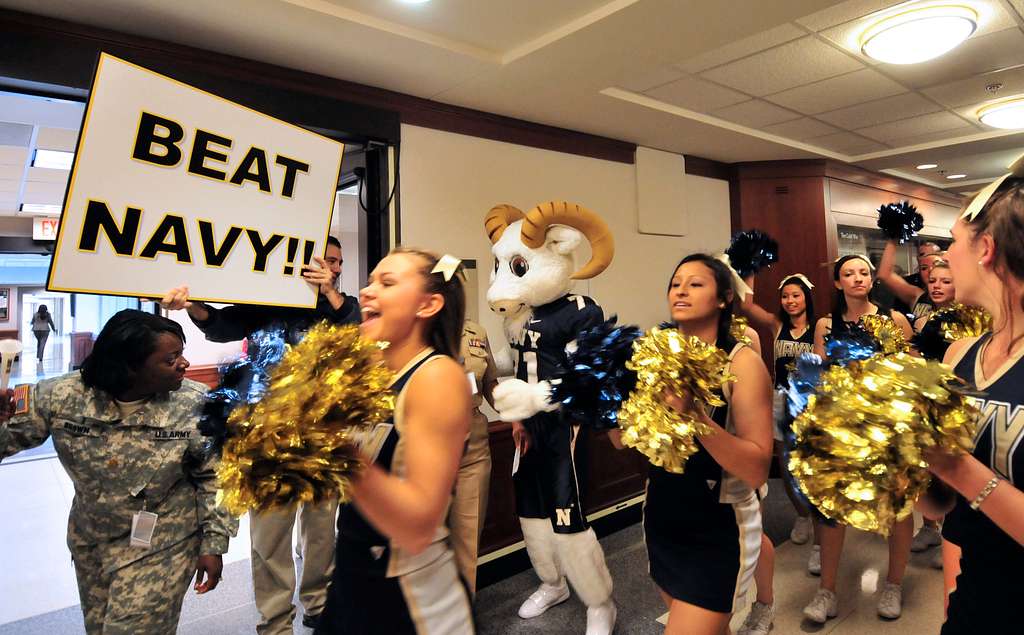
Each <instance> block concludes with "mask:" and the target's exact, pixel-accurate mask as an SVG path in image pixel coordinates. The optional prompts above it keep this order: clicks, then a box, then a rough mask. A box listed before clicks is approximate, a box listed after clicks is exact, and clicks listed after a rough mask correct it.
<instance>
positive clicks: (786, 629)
mask: <svg viewBox="0 0 1024 635" xmlns="http://www.w3.org/2000/svg"><path fill="white" fill-rule="evenodd" d="M778 485H779V483H778V482H777V481H772V488H773V492H772V494H771V495H770V496H769V497H768V499H767V501H768V502H767V503H766V504H767V505H768V507H767V510H766V523H765V526H766V528H767V530H768V532H769V535H770V536H773V537H774V538H775V539H776V541H780V540H781V539H782V538H784V537H786V536H788V532H789V528H790V526H791V524H792V520H793V515H792V510H791V509H790V508H789V506H788V502H786V501H785V497H784V495H783V494H782V492H781V490H779V489H778ZM0 492H2V494H0V505H2V506H3V508H4V509H5V510H6V511H7V512H9V514H7V518H8V519H9V520H8V521H7V522H4V523H0V563H2V565H3V566H0V598H2V600H0V635H15V634H17V635H37V634H38V635H43V634H46V635H50V634H53V633H61V634H68V635H71V634H75V633H84V628H83V626H82V617H81V612H80V609H79V608H78V592H77V588H76V585H75V578H74V570H73V568H72V565H71V561H70V554H69V553H68V550H67V547H66V546H65V531H66V523H67V514H68V511H69V509H70V505H71V499H72V495H73V490H72V488H71V483H70V480H69V479H68V478H67V475H66V474H65V473H64V470H63V468H62V467H61V466H60V463H59V462H58V461H57V460H56V459H52V458H41V459H35V460H26V461H22V462H17V463H8V462H4V463H3V464H0ZM248 535H249V530H248V523H247V519H246V518H243V519H242V524H241V527H240V529H239V536H238V538H237V539H235V540H233V541H232V542H231V550H230V552H229V553H228V554H227V556H226V557H225V571H224V578H223V581H222V582H221V585H220V586H219V587H218V589H217V590H216V591H214V592H213V593H210V594H208V595H204V596H197V595H195V594H194V593H192V592H190V593H189V594H188V595H187V597H186V599H185V603H184V608H183V611H182V618H181V622H180V626H179V631H178V632H179V633H182V634H195V635H200V634H202V635H219V634H225V635H226V634H235V633H252V632H253V628H254V625H255V624H256V620H257V613H256V607H255V605H254V603H253V599H252V582H251V578H250V569H249V540H248ZM602 544H603V545H604V549H605V553H606V554H607V559H608V565H609V568H610V569H611V572H612V577H613V579H614V581H615V601H616V603H617V605H618V610H619V619H618V627H617V629H616V633H619V634H626V633H630V634H633V633H635V634H642V633H651V634H656V633H661V632H662V629H663V626H662V624H660V623H659V622H658V619H659V617H661V616H662V615H663V614H664V612H665V609H664V606H663V605H662V604H661V601H660V599H659V597H658V594H657V591H656V590H655V588H654V586H653V584H652V582H651V581H650V578H649V577H648V575H647V555H646V552H645V549H644V545H643V534H642V530H641V528H640V526H639V525H632V526H629V527H627V528H626V529H623V530H621V531H618V532H616V533H613V534H611V535H609V536H606V537H605V538H604V539H603V540H602ZM808 549H809V547H808V546H807V545H803V546H797V545H793V544H791V543H790V542H788V541H785V542H782V544H781V545H780V546H779V547H778V549H777V556H776V584H775V588H776V605H777V612H776V620H775V629H774V630H773V631H772V632H773V633H775V634H777V635H782V634H787V633H803V632H809V633H834V634H835V635H862V634H870V635H886V634H889V633H892V634H894V635H895V634H900V635H906V634H908V633H913V634H915V635H916V634H918V633H937V632H938V630H939V625H940V623H941V616H942V580H941V573H940V572H939V571H936V570H934V569H931V568H930V567H929V566H928V559H929V557H930V555H931V554H930V552H926V553H924V554H914V556H913V558H912V560H911V564H910V567H909V569H908V571H907V578H906V583H905V586H904V613H903V617H902V618H900V619H899V620H894V621H887V620H883V619H882V618H879V617H878V616H877V614H876V612H875V598H874V594H875V591H876V588H877V585H878V581H879V578H880V577H884V571H885V565H886V546H885V541H884V540H883V539H882V538H880V537H878V536H873V535H869V534H865V533H861V532H856V531H851V532H850V533H849V534H848V542H847V546H846V550H845V551H844V560H843V564H842V572H841V577H840V579H841V580H842V581H843V583H842V585H841V588H840V591H839V597H840V605H839V609H840V613H839V616H838V617H837V618H836V619H833V620H830V621H829V622H828V624H826V625H825V626H824V627H818V626H816V625H813V624H810V623H808V622H804V621H802V619H801V610H802V608H803V605H804V604H805V603H806V602H807V601H808V600H809V599H810V597H811V595H812V594H813V593H814V590H815V588H816V586H817V583H818V580H817V578H814V577H812V576H810V575H809V574H807V572H806V569H805V566H806V560H807V554H808ZM536 584H537V581H536V578H535V577H534V575H533V573H532V572H531V571H526V572H523V573H520V574H518V575H515V576H512V577H510V578H508V579H505V580H503V581H501V582H499V583H497V584H493V585H491V586H488V587H486V588H484V589H482V590H481V591H480V594H479V599H478V602H477V607H478V611H479V613H478V629H479V632H480V633H481V634H482V635H499V634H500V635H505V634H508V635H530V634H534V633H581V632H582V630H583V628H584V626H583V625H584V624H585V621H586V611H585V609H584V607H583V605H582V604H580V603H579V602H578V601H577V600H575V599H571V600H569V601H568V602H565V603H564V604H561V605H559V606H557V607H554V608H552V609H551V610H549V611H548V612H547V613H546V614H545V615H542V616H541V617H539V618H536V619H534V620H531V621H529V622H527V621H523V620H521V619H519V617H517V616H516V611H517V609H518V607H519V604H520V603H521V602H522V601H523V599H524V598H525V597H526V596H527V595H529V593H531V592H532V590H533V589H534V587H535V585H536ZM744 615H745V611H743V612H741V614H739V615H737V616H736V617H735V619H734V621H733V627H734V629H735V627H737V626H738V625H739V624H740V623H741V622H742V619H743V617H744ZM295 632H296V633H309V632H310V631H309V629H304V628H303V627H302V626H301V613H300V614H299V615H297V616H296V624H295Z"/></svg>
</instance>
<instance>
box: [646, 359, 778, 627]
mask: <svg viewBox="0 0 1024 635" xmlns="http://www.w3.org/2000/svg"><path fill="white" fill-rule="evenodd" d="M742 347H743V344H737V345H736V346H735V347H734V348H733V350H732V353H731V354H730V355H729V360H730V364H731V361H732V359H733V358H734V357H735V355H736V353H737V352H738V351H739V350H740V349H741V348H742ZM721 396H722V397H723V398H724V400H725V402H726V404H728V402H729V399H730V397H731V386H730V385H729V384H726V386H725V390H724V391H723V392H722V393H721ZM710 416H711V419H712V420H713V421H714V422H715V423H717V424H718V425H720V426H722V427H723V428H725V429H726V430H727V431H729V432H733V431H734V428H733V425H732V418H731V417H730V415H729V406H728V405H725V406H720V407H717V408H715V409H714V410H713V411H712V412H711V413H710ZM698 446H699V447H700V449H699V450H698V451H697V452H696V453H695V454H693V455H692V456H690V458H689V459H687V461H686V469H685V471H684V472H683V473H682V474H673V473H671V472H666V471H665V470H664V469H662V468H660V467H657V466H654V465H652V466H651V468H650V476H649V478H648V480H647V499H646V502H645V503H644V538H645V542H646V544H647V556H648V559H649V560H650V572H651V578H653V579H654V582H655V583H656V584H657V585H658V586H659V587H660V588H661V590H662V591H664V592H665V593H667V594H668V595H669V596H671V597H672V598H674V599H676V600H680V601H682V602H686V603H688V604H693V605H695V606H699V607H701V608H704V609H707V610H709V611H716V612H719V613H732V612H734V611H735V610H736V609H737V608H738V607H739V605H740V603H741V602H742V601H743V598H744V596H745V595H746V593H747V590H748V588H749V587H750V583H751V581H752V580H753V578H754V568H755V566H756V565H757V557H758V554H759V553H760V550H761V507H760V503H759V501H758V498H757V496H756V493H755V491H754V490H753V489H752V488H751V487H750V486H749V485H747V484H746V483H744V482H743V481H741V480H740V479H738V478H736V477H735V476H733V475H731V474H729V473H728V472H726V471H725V470H723V469H722V466H720V465H719V464H718V463H717V462H715V459H714V458H713V457H712V456H711V454H710V453H709V452H708V451H707V450H706V449H704V447H703V446H701V445H700V444H698Z"/></svg>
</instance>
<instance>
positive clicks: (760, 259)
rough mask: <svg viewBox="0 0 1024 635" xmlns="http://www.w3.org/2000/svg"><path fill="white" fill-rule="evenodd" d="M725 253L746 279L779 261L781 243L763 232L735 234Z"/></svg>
mask: <svg viewBox="0 0 1024 635" xmlns="http://www.w3.org/2000/svg"><path fill="white" fill-rule="evenodd" d="M725 253H726V254H728V255H729V264H731V265H732V268H733V269H735V270H736V273H738V274H740V277H742V278H746V277H747V276H749V275H752V274H755V273H757V272H759V271H761V270H762V269H766V268H768V267H770V266H771V265H772V264H773V263H776V262H778V261H779V243H777V242H775V239H774V238H772V237H771V236H769V235H768V234H766V233H764V232H763V231H760V230H757V229H751V230H750V231H745V232H737V233H736V234H733V237H732V241H731V242H730V244H729V248H728V249H726V250H725Z"/></svg>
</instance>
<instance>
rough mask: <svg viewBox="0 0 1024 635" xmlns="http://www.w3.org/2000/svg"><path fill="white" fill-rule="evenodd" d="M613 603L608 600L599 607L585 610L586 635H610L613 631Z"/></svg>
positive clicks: (614, 612) (614, 611)
mask: <svg viewBox="0 0 1024 635" xmlns="http://www.w3.org/2000/svg"><path fill="white" fill-rule="evenodd" d="M617 613H618V611H616V610H615V602H612V601H611V600H608V601H607V602H605V603H604V604H602V605H601V606H595V607H592V608H588V609H587V635H612V631H613V630H615V616H616V614H617Z"/></svg>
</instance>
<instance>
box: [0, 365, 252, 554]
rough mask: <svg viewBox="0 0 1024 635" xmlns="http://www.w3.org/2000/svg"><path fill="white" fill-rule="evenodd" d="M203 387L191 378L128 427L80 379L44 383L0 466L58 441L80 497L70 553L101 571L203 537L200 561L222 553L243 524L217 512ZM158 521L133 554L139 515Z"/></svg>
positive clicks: (1, 435) (8, 437)
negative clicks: (88, 552) (87, 556)
mask: <svg viewBox="0 0 1024 635" xmlns="http://www.w3.org/2000/svg"><path fill="white" fill-rule="evenodd" d="M205 392H206V387H205V386H204V385H203V384H200V383H197V382H194V381H191V380H188V379H186V380H185V382H184V383H183V384H182V387H181V388H180V389H178V390H176V391H174V392H173V393H165V394H161V395H156V396H154V397H153V398H152V399H150V400H149V401H148V402H147V403H146V404H144V405H143V406H142V407H141V408H140V409H139V410H137V411H135V412H133V413H132V414H130V415H129V416H127V417H125V418H124V419H123V420H122V419H121V412H120V410H119V408H118V406H117V403H116V402H115V401H114V400H113V399H112V398H111V397H110V396H109V395H108V394H106V393H105V392H103V391H100V390H94V389H89V388H86V387H85V385H84V384H83V383H82V377H81V373H78V372H73V373H69V374H67V375H62V376H60V377H55V378H53V379H47V380H44V381H41V382H39V384H38V385H36V386H35V387H33V388H31V389H30V391H29V393H28V396H27V399H26V400H25V401H24V402H23V403H19V404H18V407H17V409H16V412H15V414H14V416H13V417H11V419H10V420H9V421H8V422H7V423H4V424H0V459H3V458H5V457H8V456H10V455H12V454H14V453H16V452H19V451H21V450H25V449H28V448H32V447H36V446H38V445H40V444H42V443H43V442H44V441H46V438H47V437H49V436H52V437H53V445H54V447H55V448H56V450H57V456H58V457H59V458H60V462H61V464H62V465H63V466H64V469H65V470H66V471H67V473H68V475H69V476H70V477H71V481H72V483H73V484H74V487H75V498H74V502H73V503H72V505H71V514H70V516H69V518H68V547H69V548H70V549H71V553H72V554H75V553H76V552H77V551H80V550H82V549H91V548H99V549H100V554H99V555H100V558H101V561H102V562H103V563H104V569H106V570H108V571H110V570H115V569H118V568H120V567H123V566H125V565H127V564H130V563H131V562H134V561H135V560H138V559H139V558H141V557H143V556H145V555H148V554H151V553H153V552H156V551H159V550H162V549H166V548H168V547H170V546H172V545H175V544H177V543H178V542H180V541H182V540H185V539H187V538H189V537H191V536H194V535H198V536H199V538H200V541H201V544H200V553H201V554H212V555H216V554H223V553H224V552H226V551H227V548H228V538H229V537H231V536H234V535H235V533H236V532H237V530H238V520H237V519H236V518H233V517H232V516H231V515H230V514H228V512H227V511H226V510H224V509H223V508H219V507H217V505H216V502H215V499H216V495H217V478H216V474H215V472H214V469H215V466H216V459H206V460H204V459H203V451H202V446H203V438H202V437H201V436H200V434H199V431H198V430H197V428H196V424H197V421H198V410H199V408H200V406H201V404H202V401H203V394H204V393H205ZM143 509H144V510H146V511H150V512H153V513H154V514H157V515H158V516H159V518H158V520H157V523H156V529H155V531H154V533H153V537H152V543H151V546H150V548H149V549H145V548H139V547H131V546H130V545H129V534H130V532H131V525H132V516H133V515H134V514H135V513H136V512H137V511H140V510H143Z"/></svg>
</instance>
